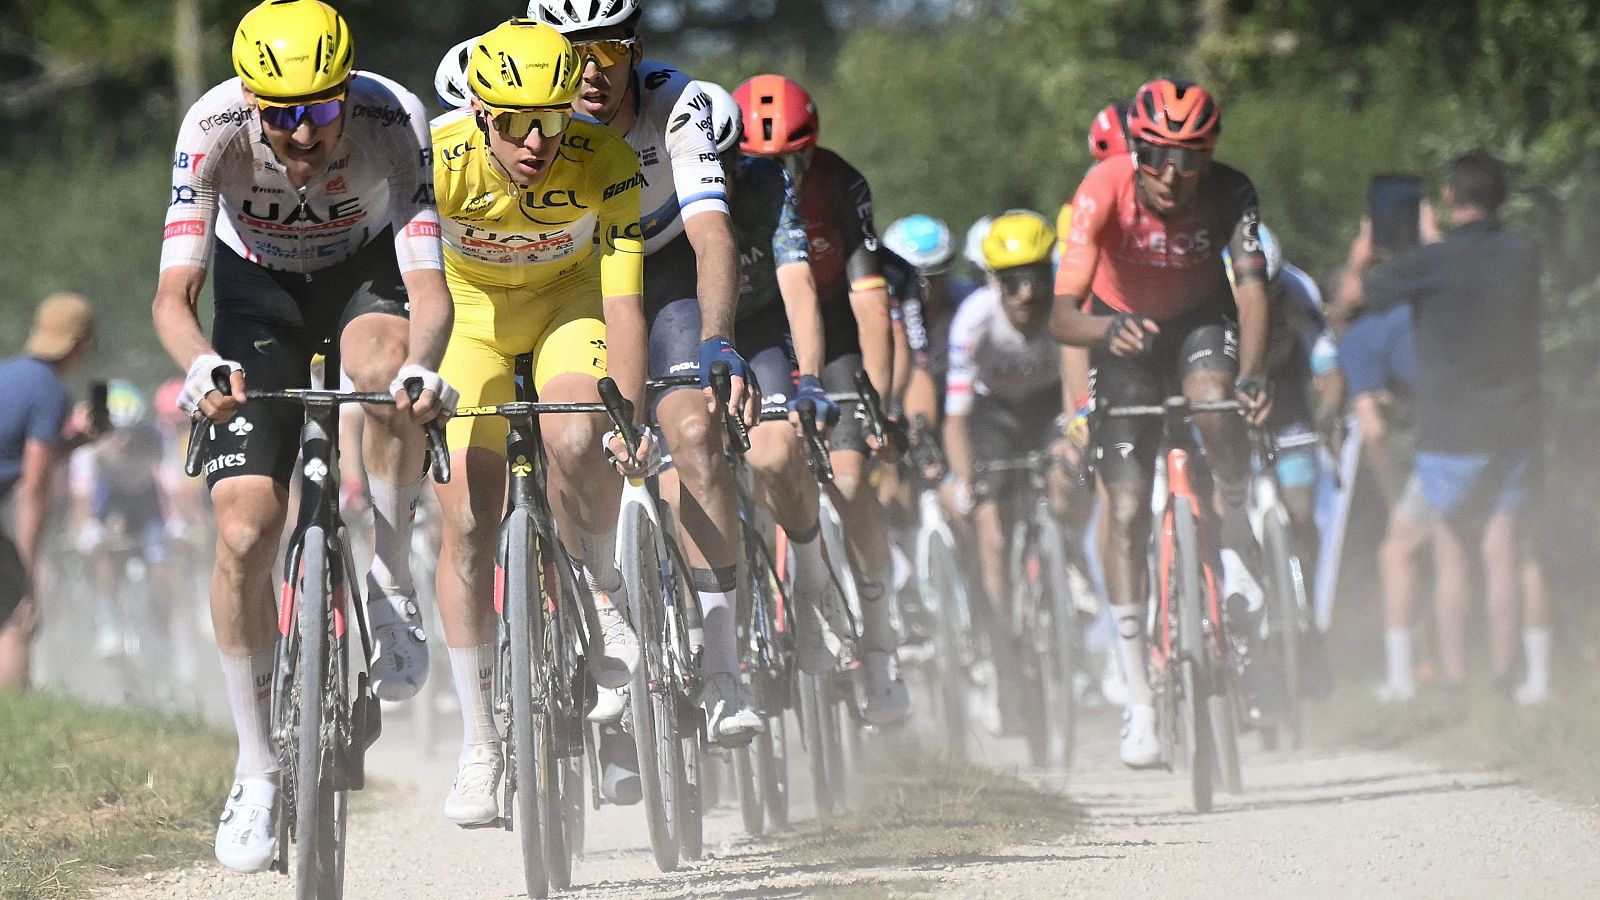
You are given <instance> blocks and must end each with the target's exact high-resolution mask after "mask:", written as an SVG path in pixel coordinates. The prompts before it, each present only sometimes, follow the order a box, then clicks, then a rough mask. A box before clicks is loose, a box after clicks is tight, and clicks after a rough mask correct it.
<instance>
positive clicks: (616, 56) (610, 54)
mask: <svg viewBox="0 0 1600 900" xmlns="http://www.w3.org/2000/svg"><path fill="white" fill-rule="evenodd" d="M638 43H639V39H638V38H636V37H631V38H607V39H605V40H599V41H575V42H573V44H572V49H574V50H576V51H578V58H580V59H585V58H588V57H591V56H592V57H594V61H595V64H596V65H598V66H600V68H602V69H609V68H611V67H612V66H614V65H616V64H617V63H619V62H622V61H623V60H626V59H631V58H632V57H633V48H634V47H635V46H637V45H638Z"/></svg>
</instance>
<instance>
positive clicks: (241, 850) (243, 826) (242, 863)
mask: <svg viewBox="0 0 1600 900" xmlns="http://www.w3.org/2000/svg"><path fill="white" fill-rule="evenodd" d="M277 809H278V783H277V781H276V779H275V778H273V777H271V776H268V777H265V778H240V779H239V780H238V781H235V782H234V783H233V787H232V788H231V789H230V790H229V791H228V801H227V803H225V804H223V807H222V818H221V820H220V821H219V822H218V823H217V843H216V851H217V862H219V863H222V865H223V866H225V867H227V868H229V869H232V870H233V871H235V872H265V871H266V870H267V869H268V867H270V866H271V865H272V858H273V857H274V856H275V855H277V852H278V829H277V826H276V819H277Z"/></svg>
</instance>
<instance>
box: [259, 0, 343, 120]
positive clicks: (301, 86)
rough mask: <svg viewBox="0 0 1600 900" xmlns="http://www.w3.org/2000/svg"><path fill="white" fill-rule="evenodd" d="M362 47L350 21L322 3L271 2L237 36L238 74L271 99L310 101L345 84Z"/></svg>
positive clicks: (300, 0) (301, 0)
mask: <svg viewBox="0 0 1600 900" xmlns="http://www.w3.org/2000/svg"><path fill="white" fill-rule="evenodd" d="M355 55H356V45H355V41H353V40H352V39H351V37H350V26H348V25H346V24H345V21H344V17H343V16H341V15H339V14H338V13H337V12H335V11H334V8H333V7H331V6H329V5H328V4H326V3H323V2H322V0H265V2H263V3H261V4H260V5H258V6H256V7H255V8H254V9H252V10H250V11H249V12H247V13H245V14H244V18H243V19H240V20H239V28H238V30H236V31H235V32H234V33H233V71H235V72H237V73H238V75H239V80H240V81H242V82H244V86H245V87H246V88H248V89H249V90H250V92H251V93H253V94H256V95H259V96H262V97H266V98H268V99H278V98H292V97H309V96H312V95H314V94H320V93H322V92H324V91H327V90H331V89H333V88H336V87H338V86H339V85H342V84H344V83H345V80H346V79H348V78H349V77H350V69H351V68H352V67H353V66H354V65H355Z"/></svg>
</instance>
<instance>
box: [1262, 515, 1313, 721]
mask: <svg viewBox="0 0 1600 900" xmlns="http://www.w3.org/2000/svg"><path fill="white" fill-rule="evenodd" d="M1264 537H1265V540H1264V541H1263V544H1264V546H1263V548H1262V549H1263V551H1264V553H1265V555H1266V558H1267V560H1268V561H1269V564H1270V565H1271V567H1272V569H1271V572H1272V598H1271V599H1272V608H1271V610H1270V611H1269V612H1268V622H1269V623H1270V624H1271V632H1272V639H1273V642H1274V643H1275V644H1276V650H1277V656H1278V667H1279V669H1280V672H1281V678H1282V688H1281V690H1282V692H1283V698H1282V703H1283V707H1282V716H1281V718H1280V719H1279V721H1278V729H1279V731H1281V732H1282V733H1283V734H1284V735H1286V736H1287V737H1288V739H1289V746H1290V747H1292V748H1294V749H1296V750H1298V749H1299V748H1300V742H1301V739H1302V724H1301V723H1302V719H1301V707H1300V635H1301V623H1302V622H1303V621H1304V618H1303V616H1302V614H1301V610H1302V609H1304V604H1303V602H1302V601H1303V598H1304V596H1305V580H1304V578H1303V577H1302V576H1301V572H1300V565H1299V560H1297V559H1295V558H1294V555H1293V554H1292V553H1291V552H1290V543H1289V530H1288V528H1286V527H1285V525H1284V522H1283V520H1282V519H1281V518H1280V517H1279V516H1277V515H1271V514H1269V515H1268V516H1267V527H1266V534H1265V535H1264Z"/></svg>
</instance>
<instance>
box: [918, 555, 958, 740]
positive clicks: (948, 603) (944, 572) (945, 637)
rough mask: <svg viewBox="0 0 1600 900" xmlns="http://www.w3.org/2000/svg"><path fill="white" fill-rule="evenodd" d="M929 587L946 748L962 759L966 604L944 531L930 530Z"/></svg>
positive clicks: (927, 556)
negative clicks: (934, 605)
mask: <svg viewBox="0 0 1600 900" xmlns="http://www.w3.org/2000/svg"><path fill="white" fill-rule="evenodd" d="M926 559H927V569H928V571H927V581H928V591H927V593H928V594H929V595H931V596H934V597H936V598H937V599H936V601H935V602H936V603H937V604H938V612H937V615H938V618H939V624H938V629H937V635H938V636H937V638H936V640H937V641H938V648H939V667H938V680H939V697H940V706H941V708H942V712H943V715H944V732H945V750H946V752H948V753H949V754H950V756H951V758H952V759H955V760H958V761H959V760H962V759H965V758H966V755H967V695H968V693H969V691H968V689H967V686H968V680H969V678H968V673H967V671H966V666H965V665H963V663H962V655H963V654H962V649H963V646H964V644H965V641H964V640H963V635H962V630H963V625H962V619H963V616H962V605H963V603H964V600H963V598H962V596H961V595H960V591H961V586H960V583H959V582H958V581H957V579H958V578H959V577H960V575H959V573H958V570H957V568H956V565H955V548H954V547H951V546H950V545H949V544H948V543H946V542H945V540H944V537H943V535H940V534H937V533H932V532H930V533H929V534H928V541H927V544H926Z"/></svg>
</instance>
